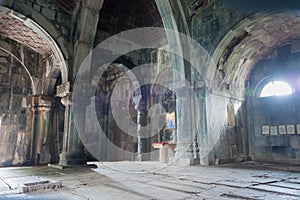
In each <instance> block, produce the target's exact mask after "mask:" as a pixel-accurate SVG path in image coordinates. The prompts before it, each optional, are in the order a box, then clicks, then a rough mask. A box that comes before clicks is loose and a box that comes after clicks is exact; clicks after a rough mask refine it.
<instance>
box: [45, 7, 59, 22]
mask: <svg viewBox="0 0 300 200" xmlns="http://www.w3.org/2000/svg"><path fill="white" fill-rule="evenodd" d="M42 14H43V15H44V16H45V17H46V18H47V19H50V20H54V19H55V15H56V12H55V11H54V10H50V9H48V8H43V9H42Z"/></svg>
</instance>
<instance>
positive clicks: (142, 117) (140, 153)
mask: <svg viewBox="0 0 300 200" xmlns="http://www.w3.org/2000/svg"><path fill="white" fill-rule="evenodd" d="M135 109H136V110H137V125H138V127H137V137H138V147H137V158H136V159H137V160H138V161H146V160H150V156H149V154H148V153H149V152H150V147H149V138H148V131H147V129H145V128H144V127H145V126H146V125H147V120H148V108H147V103H146V102H145V101H144V100H143V99H141V100H140V101H139V102H138V103H137V104H136V105H135Z"/></svg>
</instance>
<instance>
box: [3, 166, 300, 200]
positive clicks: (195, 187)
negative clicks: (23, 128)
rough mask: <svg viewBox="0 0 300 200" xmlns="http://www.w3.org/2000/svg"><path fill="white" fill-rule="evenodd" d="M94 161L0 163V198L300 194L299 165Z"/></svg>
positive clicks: (269, 196)
mask: <svg viewBox="0 0 300 200" xmlns="http://www.w3.org/2000/svg"><path fill="white" fill-rule="evenodd" d="M94 164H95V165H97V168H90V167H74V168H65V169H56V168H52V167H47V166H42V167H23V168H19V167H18V168H0V199H72V200H73V199H78V200H79V199H96V200H98V199H100V200H105V199H122V200H126V199H131V200H136V199H151V200H154V199H163V200H169V199H170V200H171V199H176V200H181V199H187V200H188V199H189V200H193V199H224V200H225V199H235V200H238V199H246V200H249V199H255V200H256V199H270V200H276V199H278V200H283V199H300V165H282V164H281V165H278V164H268V163H257V162H244V163H239V164H230V165H222V166H210V167H206V166H190V167H180V166H167V165H165V164H162V163H157V162H142V163H141V162H125V161H124V162H112V163H108V162H106V163H102V162H97V163H94ZM25 186H27V187H29V186H30V188H29V189H28V188H27V189H26V187H25ZM61 186H62V187H61ZM24 188H25V189H24Z"/></svg>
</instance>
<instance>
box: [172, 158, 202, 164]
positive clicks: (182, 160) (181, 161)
mask: <svg viewBox="0 0 300 200" xmlns="http://www.w3.org/2000/svg"><path fill="white" fill-rule="evenodd" d="M174 164H175V165H177V166H191V165H200V158H179V159H178V160H176V161H175V163H174Z"/></svg>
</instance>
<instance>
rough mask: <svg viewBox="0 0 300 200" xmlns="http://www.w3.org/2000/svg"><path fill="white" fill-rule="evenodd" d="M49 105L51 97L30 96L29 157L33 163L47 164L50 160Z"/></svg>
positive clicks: (50, 104)
mask: <svg viewBox="0 0 300 200" xmlns="http://www.w3.org/2000/svg"><path fill="white" fill-rule="evenodd" d="M51 106H52V98H51V97H46V96H40V95H39V96H32V112H33V118H32V138H31V159H32V161H33V163H34V164H35V165H39V164H48V163H50V161H51V154H50V145H51V141H50V138H51V137H50V134H51V127H50V121H51Z"/></svg>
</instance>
